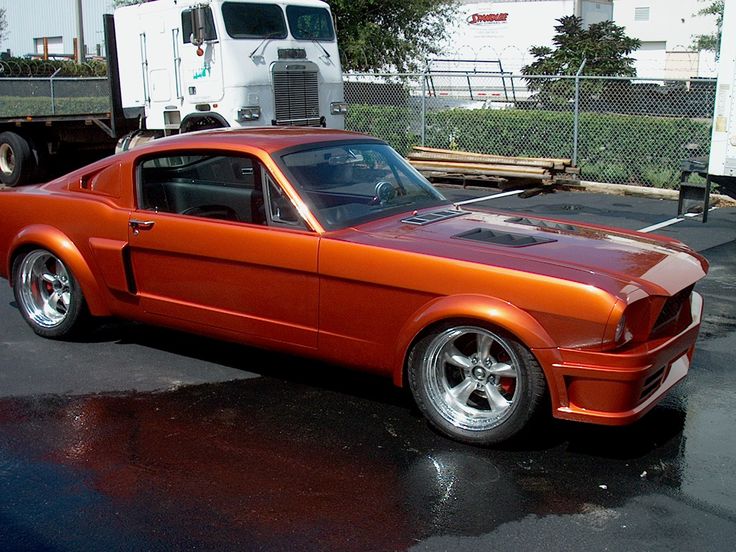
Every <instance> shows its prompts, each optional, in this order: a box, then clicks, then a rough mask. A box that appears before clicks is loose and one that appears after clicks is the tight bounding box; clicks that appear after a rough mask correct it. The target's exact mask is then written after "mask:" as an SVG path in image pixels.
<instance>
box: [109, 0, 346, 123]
mask: <svg viewBox="0 0 736 552" xmlns="http://www.w3.org/2000/svg"><path fill="white" fill-rule="evenodd" d="M114 18H115V34H116V37H117V46H116V51H117V59H118V64H119V74H120V93H121V100H122V108H123V112H124V115H125V117H126V118H128V119H131V118H138V119H140V120H141V121H144V124H145V128H146V129H147V130H149V131H154V132H157V133H158V134H159V135H160V134H169V133H173V132H179V131H180V132H187V131H190V130H197V129H200V128H213V127H248V126H262V125H300V126H326V127H330V128H344V124H345V123H344V117H345V112H346V104H345V103H344V96H343V84H342V69H341V66H340V57H339V53H338V49H337V40H336V36H335V28H334V25H333V20H332V14H331V12H330V8H329V6H328V5H327V4H326V3H325V2H322V1H320V0H291V1H289V2H258V3H255V2H245V1H241V0H210V1H209V2H202V1H201V0H178V1H175V0H157V1H155V2H148V3H145V4H139V5H135V6H128V7H122V8H119V9H117V10H116V11H115V16H114Z"/></svg>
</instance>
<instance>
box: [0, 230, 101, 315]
mask: <svg viewBox="0 0 736 552" xmlns="http://www.w3.org/2000/svg"><path fill="white" fill-rule="evenodd" d="M38 247H40V248H43V249H48V250H49V251H51V252H52V253H54V254H55V255H57V256H58V257H59V258H60V259H61V260H62V261H63V262H64V264H65V265H66V266H67V267H68V268H69V269H70V270H71V271H72V273H73V274H74V276H75V277H76V278H77V281H78V282H79V285H80V286H81V288H82V293H83V294H84V299H85V301H86V302H87V307H88V309H89V311H90V314H92V315H94V316H110V310H109V308H108V306H107V303H106V302H105V300H104V299H103V296H102V292H101V290H100V286H99V285H98V283H97V281H96V280H95V277H94V275H93V274H92V271H91V270H90V268H89V265H88V264H87V261H85V259H84V257H83V255H82V253H81V252H80V251H79V249H78V248H77V246H76V245H74V242H72V240H70V239H69V237H68V236H66V235H65V234H64V233H63V232H61V230H59V229H58V228H54V227H52V226H46V225H40V224H39V225H33V226H28V227H26V228H24V229H23V230H21V231H20V232H19V233H18V234H17V235H16V236H15V238H14V239H13V241H12V243H11V245H10V248H9V251H8V258H7V259H6V268H7V270H8V281H9V282H10V283H11V285H12V284H13V273H12V271H13V259H14V258H15V256H16V255H17V253H18V251H20V250H21V249H34V248H38Z"/></svg>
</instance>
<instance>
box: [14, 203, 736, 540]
mask: <svg viewBox="0 0 736 552" xmlns="http://www.w3.org/2000/svg"><path fill="white" fill-rule="evenodd" d="M444 192H445V193H446V194H447V195H448V196H449V197H451V198H453V199H455V200H460V199H466V198H469V197H472V196H478V195H481V194H484V193H488V192H483V191H478V190H461V189H445V190H444ZM487 204H488V205H489V206H493V207H497V208H502V209H507V210H513V211H516V212H522V213H526V214H529V213H532V214H535V215H537V216H552V217H561V218H566V219H569V220H575V221H589V222H596V223H603V224H613V225H616V226H622V227H626V228H631V229H639V228H644V227H646V226H649V225H651V224H654V223H657V222H660V221H662V220H665V219H668V218H671V217H673V216H674V214H675V213H674V210H675V208H676V205H675V204H674V203H673V202H670V201H663V200H651V199H642V198H631V197H619V196H598V195H592V194H580V193H577V192H558V193H555V194H550V195H545V196H537V197H535V198H530V199H520V198H516V197H508V198H503V199H499V200H494V201H491V202H488V203H487ZM659 233H662V234H665V235H670V236H673V237H676V238H678V239H681V240H683V241H685V242H687V243H689V244H690V245H692V246H693V247H695V248H696V249H698V250H699V251H701V252H702V253H703V254H704V255H705V256H706V257H707V258H708V259H709V261H710V262H711V271H710V274H709V276H708V278H707V279H706V280H704V281H703V282H701V283H700V284H699V285H698V288H699V290H700V291H701V293H703V295H704V297H705V300H706V311H705V318H704V323H703V327H702V331H701V339H700V341H699V345H698V349H697V352H696V355H695V359H694V364H693V367H692V368H691V372H690V375H689V376H688V378H687V380H686V381H685V382H683V383H682V384H680V385H679V386H678V387H677V388H675V389H674V390H673V391H672V392H671V393H670V394H669V395H668V397H667V398H666V400H665V401H664V402H662V403H661V404H660V405H658V406H657V407H656V408H655V409H654V410H653V411H652V412H651V413H650V414H649V415H647V416H646V417H645V418H644V419H643V420H641V421H640V422H639V423H637V424H634V425H632V426H629V427H625V428H606V427H599V426H592V425H583V424H575V423H570V422H559V421H550V422H548V423H547V424H544V425H543V426H542V427H539V428H537V430H536V431H534V432H533V433H532V434H531V435H529V436H527V437H526V438H525V439H524V440H523V441H520V442H515V443H512V444H508V445H505V446H502V447H498V448H494V449H482V448H476V447H469V446H465V445H460V444H458V443H455V442H453V441H449V440H448V439H446V438H444V437H442V436H441V435H439V434H437V433H435V432H434V431H432V430H431V429H430V428H429V427H428V425H427V424H426V423H425V422H424V420H423V419H422V418H421V416H420V415H419V413H418V412H417V411H416V408H415V407H413V406H412V403H411V400H410V398H409V397H408V396H407V395H406V393H404V392H403V391H400V390H397V389H395V388H393V387H392V386H391V384H390V382H388V381H384V380H382V379H379V378H375V377H372V376H368V375H365V374H360V373H356V372H351V371H349V370H345V369H341V368H339V367H334V366H327V365H324V364H322V363H319V362H315V361H310V360H305V359H302V358H299V357H292V356H288V355H280V354H274V353H269V352H264V351H260V350H257V349H252V348H249V347H244V346H238V345H233V344H227V343H221V342H217V341H212V340H208V339H204V338H199V337H195V336H191V335H186V334H181V333H178V332H172V331H168V330H162V329H157V328H151V327H147V326H142V325H138V324H131V323H124V322H117V321H105V322H104V323H103V324H101V325H99V326H97V327H96V329H94V331H92V332H91V333H90V334H89V336H87V337H86V338H85V339H84V340H81V341H76V342H64V341H52V340H46V339H42V338H39V337H36V336H35V334H33V333H32V332H31V330H30V329H29V328H28V327H27V326H26V325H25V323H24V322H23V321H22V319H21V317H20V315H19V313H18V312H17V309H16V308H15V304H14V302H13V297H12V292H11V290H10V289H9V288H8V287H7V285H4V282H0V550H54V551H55V550H64V551H68V550H84V551H88V550H106V551H107V550H171V549H174V550H183V549H187V550H339V551H350V550H356V551H361V550H406V549H416V550H432V551H439V550H453V551H455V550H458V551H462V550H486V549H488V550H491V549H498V550H507V549H516V550H545V551H555V550H590V549H594V550H646V551H650V550H663V551H665V550H666V551H672V550H694V549H703V550H734V549H736V433H735V432H734V431H733V425H734V422H736V414H734V412H735V411H736V409H735V408H734V406H736V405H735V402H736V400H735V399H734V397H736V378H735V377H734V376H735V375H736V367H735V366H734V362H733V358H734V357H733V351H734V350H736V209H719V210H716V211H713V212H712V213H711V214H710V220H709V222H708V223H707V224H701V223H700V222H697V221H695V220H687V221H685V222H682V223H678V224H676V225H673V226H670V227H667V228H666V229H663V230H661V231H659Z"/></svg>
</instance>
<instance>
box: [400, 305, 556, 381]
mask: <svg viewBox="0 0 736 552" xmlns="http://www.w3.org/2000/svg"><path fill="white" fill-rule="evenodd" d="M452 319H455V320H457V319H473V320H477V321H479V322H485V323H487V324H491V325H493V326H495V327H497V328H500V329H503V330H505V331H507V332H509V333H510V334H512V335H514V336H515V337H516V338H517V339H519V340H520V341H521V342H522V343H523V344H524V345H526V346H527V347H529V348H530V349H539V348H541V349H545V348H551V347H556V344H555V343H554V342H553V341H552V338H551V337H550V336H549V334H548V333H547V332H546V331H545V330H544V328H542V326H541V325H540V324H539V322H537V321H536V320H535V319H534V318H533V317H532V316H531V315H530V314H529V313H527V312H525V311H523V310H521V309H519V308H518V307H515V306H514V305H512V304H511V303H508V302H506V301H502V300H500V299H496V298H494V297H488V296H485V295H451V296H447V297H439V298H437V299H434V300H433V301H430V302H429V303H427V304H426V305H424V306H423V307H422V308H421V309H419V310H418V311H417V312H416V313H414V315H413V316H412V317H411V318H410V319H409V321H408V322H407V323H406V324H405V325H404V327H403V328H402V329H401V331H400V332H399V336H398V339H397V343H396V347H397V348H396V350H395V352H394V359H395V360H394V366H393V381H394V384H395V385H397V386H399V387H402V386H403V383H404V368H405V364H406V358H407V356H408V354H409V348H410V347H411V345H412V343H413V342H414V340H415V339H416V338H417V336H418V335H419V334H420V333H421V332H422V331H423V330H425V329H426V328H428V327H429V326H432V325H433V324H437V323H440V322H442V321H444V320H452Z"/></svg>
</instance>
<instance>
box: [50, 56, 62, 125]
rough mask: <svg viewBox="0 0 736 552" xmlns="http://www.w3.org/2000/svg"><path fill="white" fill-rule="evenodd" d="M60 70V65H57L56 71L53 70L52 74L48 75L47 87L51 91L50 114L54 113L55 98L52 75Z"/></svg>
mask: <svg viewBox="0 0 736 552" xmlns="http://www.w3.org/2000/svg"><path fill="white" fill-rule="evenodd" d="M59 71H61V67H59V68H58V69H57V70H56V71H54V74H53V75H51V76H50V77H49V89H50V93H51V114H52V115H56V98H55V97H54V77H55V76H56V75H57V74H58V72H59Z"/></svg>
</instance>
